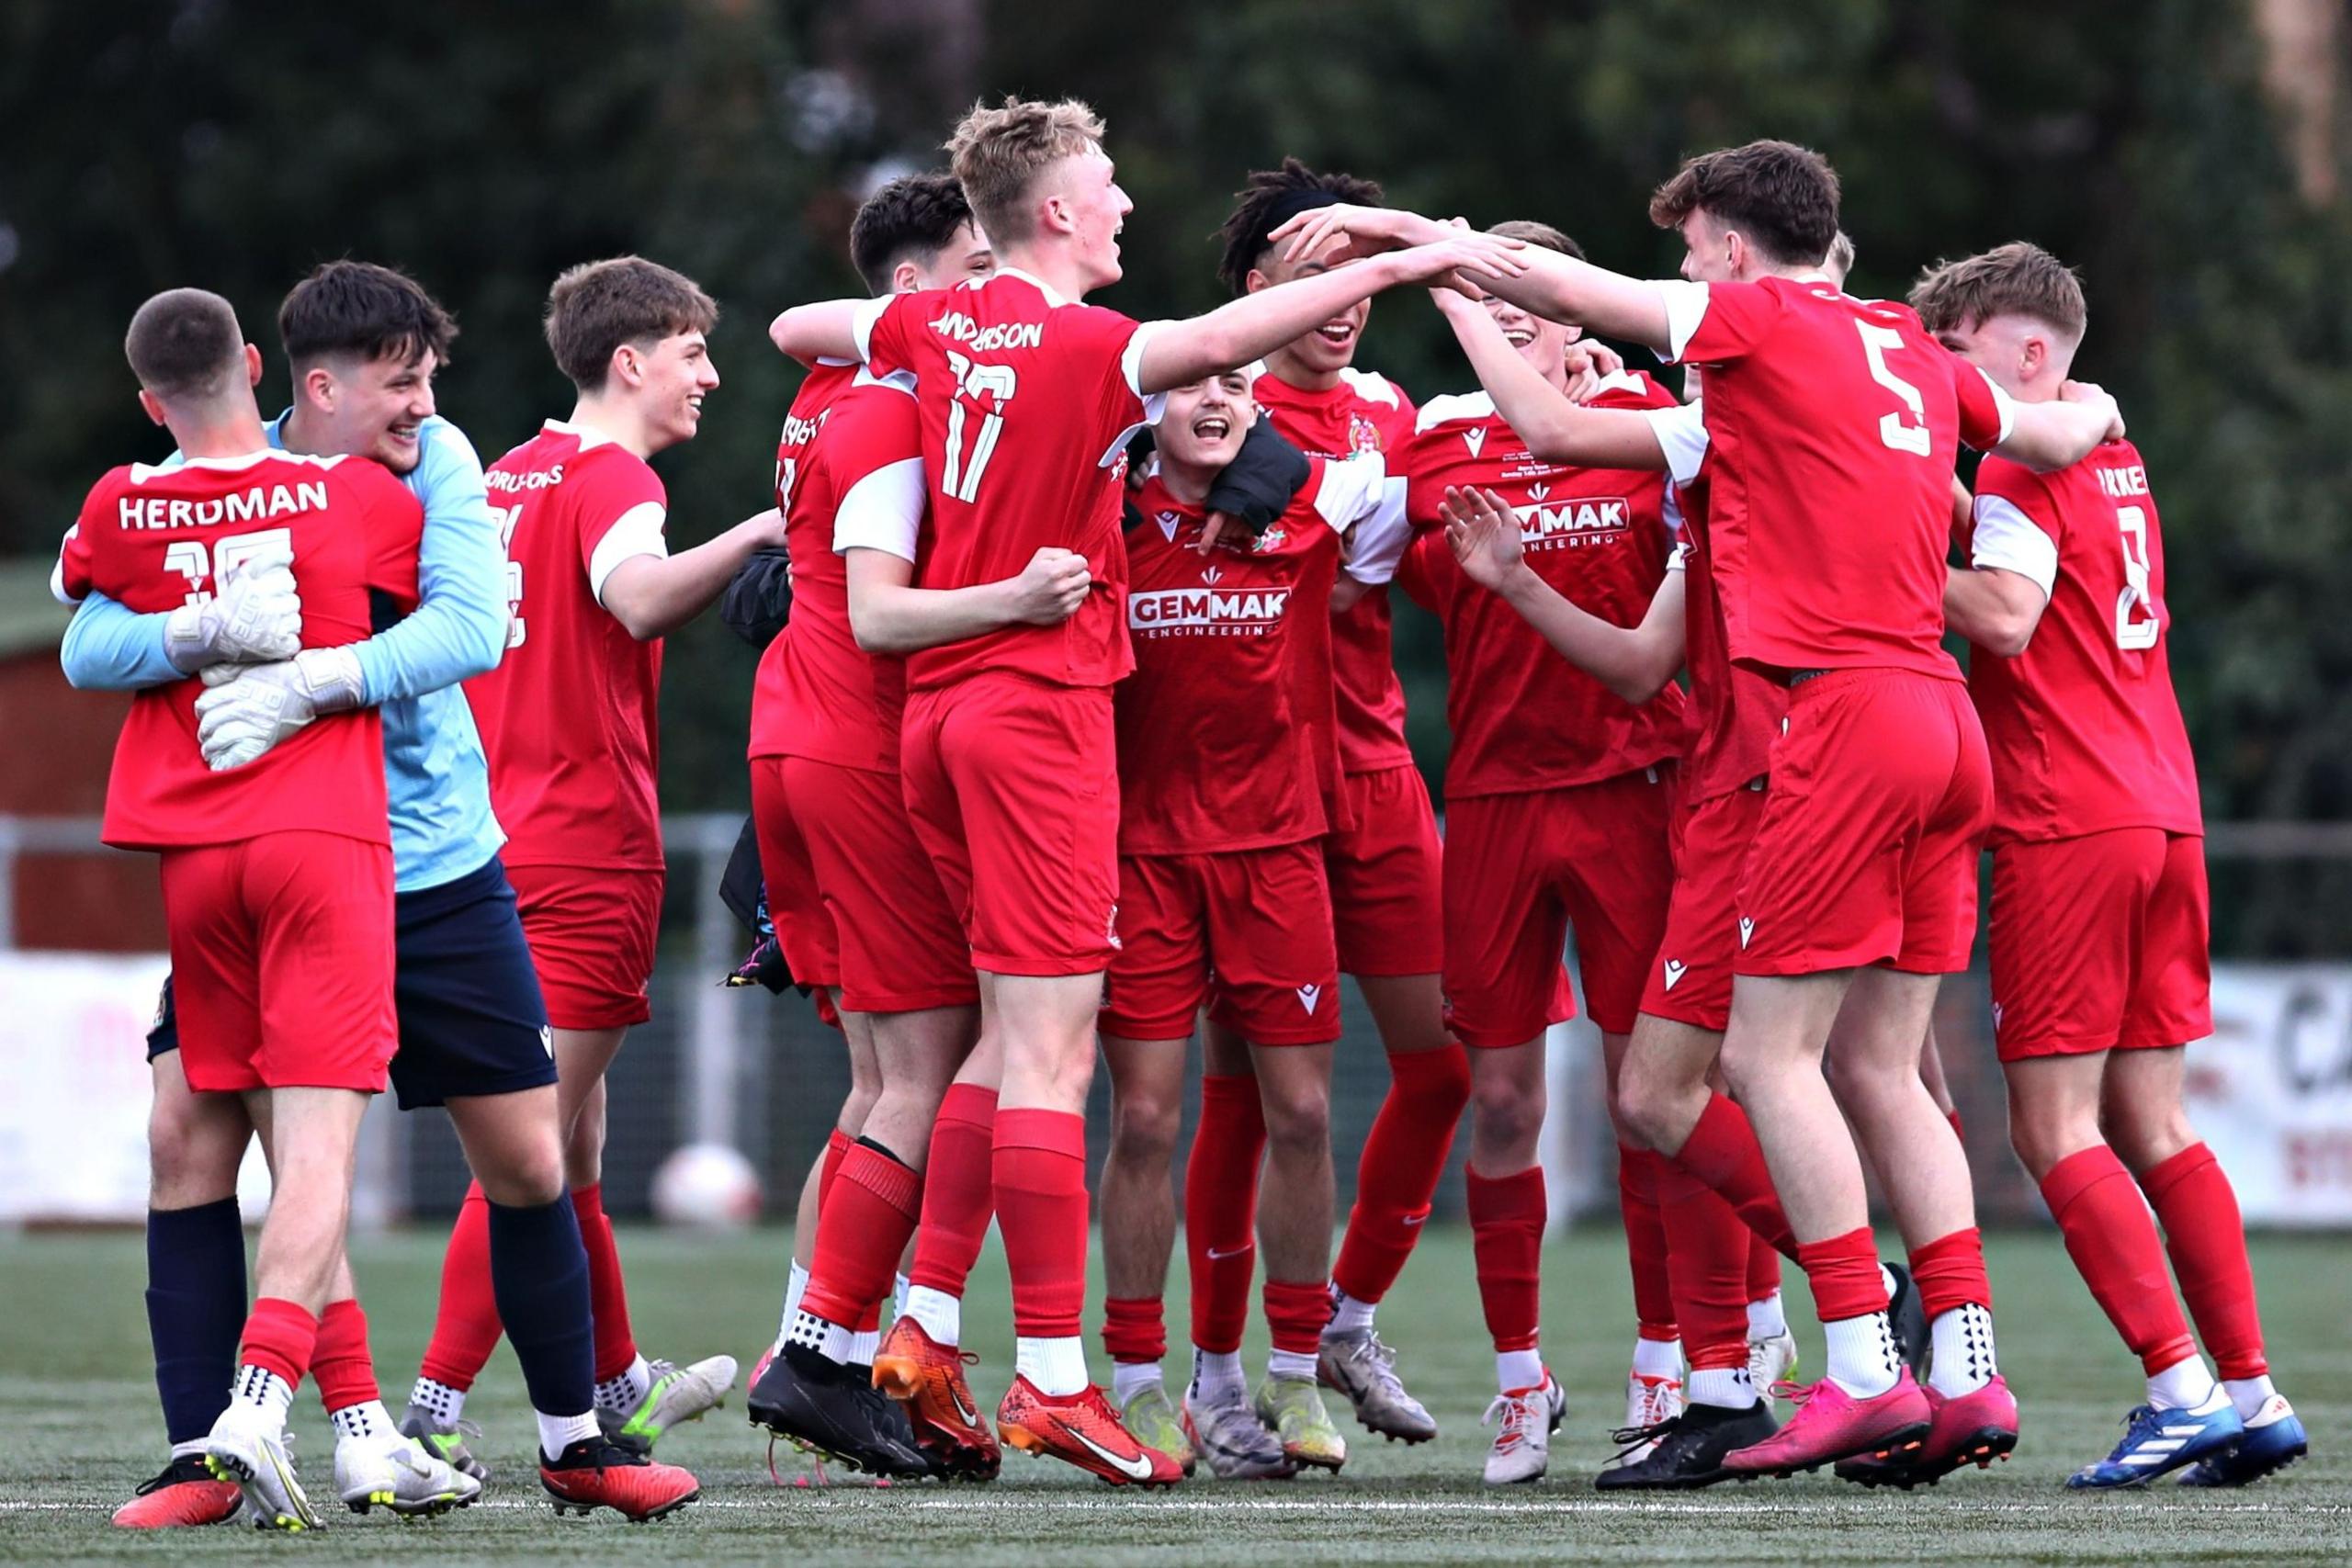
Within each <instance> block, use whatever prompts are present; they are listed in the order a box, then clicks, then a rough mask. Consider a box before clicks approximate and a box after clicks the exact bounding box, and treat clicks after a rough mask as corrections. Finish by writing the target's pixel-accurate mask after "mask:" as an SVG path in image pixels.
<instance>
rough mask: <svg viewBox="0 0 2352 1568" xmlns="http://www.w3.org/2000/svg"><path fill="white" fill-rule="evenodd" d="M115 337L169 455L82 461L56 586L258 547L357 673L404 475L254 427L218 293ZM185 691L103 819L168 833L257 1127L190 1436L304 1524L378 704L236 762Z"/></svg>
mask: <svg viewBox="0 0 2352 1568" xmlns="http://www.w3.org/2000/svg"><path fill="white" fill-rule="evenodd" d="M124 348H125V353H126V355H127V357H128V358H129V359H130V366H131V369H132V370H133V371H134V372H135V373H136V374H137V376H138V378H139V383H140V393H139V400H140V406H141V408H142V409H143V410H145V412H147V415H148V417H149V418H151V419H153V420H154V421H155V422H156V423H159V424H163V425H165V426H167V427H168V428H169V429H170V430H171V432H172V434H173V436H174V438H175V440H177V442H178V443H179V446H180V451H181V453H182V454H183V456H184V457H185V458H186V461H185V462H184V463H182V464H180V465H178V466H175V467H164V468H150V467H147V466H145V465H138V466H133V467H130V468H117V469H115V470H114V471H113V472H111V473H109V474H108V475H107V477H106V478H105V479H101V480H100V481H99V482H98V484H97V486H96V489H94V490H93V491H91V493H90V497H89V499H88V501H87V502H85V503H84V505H83V508H82V515H81V519H80V521H79V522H78V523H77V524H76V525H74V529H73V530H72V532H70V533H69V534H68V535H67V536H66V539H65V545H64V548H63V550H62V553H61V555H60V558H59V562H58V586H59V588H60V591H61V594H62V596H65V597H69V598H71V599H74V600H79V599H81V598H83V597H85V596H86V595H87V594H88V593H90V592H92V591H94V590H95V591H96V592H104V593H106V594H107V596H108V597H109V598H111V599H113V600H115V601H116V602H117V603H119V604H121V605H123V606H125V607H127V608H129V609H130V610H131V611H134V612H138V613H141V614H151V615H152V614H169V613H170V612H172V611H174V610H175V609H176V608H178V607H180V606H181V605H182V604H183V602H184V601H187V600H188V599H190V598H191V596H192V595H198V594H209V593H210V592H214V591H215V590H217V589H219V588H220V587H222V586H224V585H225V584H226V583H227V582H228V581H230V580H231V579H232V578H233V577H234V576H235V575H236V574H237V572H238V570H239V568H240V566H241V565H242V564H243V562H245V561H247V560H248V559H253V558H261V559H265V560H266V559H272V558H274V559H276V560H277V561H278V562H280V563H282V564H285V565H287V566H288V567H290V569H291V570H292V571H293V573H294V575H295V580H296V583H297V585H298V587H299V591H300V594H301V597H302V626H301V641H302V646H303V652H302V653H300V654H298V655H297V662H298V663H300V665H301V666H302V668H303V670H304V671H305V672H306V673H307V674H315V673H317V672H318V671H322V670H323V671H330V672H333V673H335V674H338V675H340V676H342V677H345V678H346V680H345V682H339V684H347V683H349V682H348V680H347V678H348V677H350V676H351V674H352V671H351V656H350V655H349V653H348V652H347V645H349V644H351V643H353V642H356V641H358V640H359V639H360V638H362V637H365V636H366V635H367V633H368V617H369V602H370V596H371V595H374V594H381V595H383V596H384V597H385V599H386V600H388V601H389V602H390V603H391V604H394V605H395V606H397V607H400V608H407V607H411V606H413V605H414V604H415V603H416V599H417V590H416V576H417V559H416V555H417V540H418V536H419V534H420V533H421V531H422V529H423V526H424V509H423V508H422V507H421V506H420V505H419V504H418V502H417V500H416V498H415V497H414V496H413V495H412V494H410V493H409V492H408V491H406V490H404V489H402V488H401V485H400V483H399V482H398V481H397V480H395V479H392V478H391V476H390V474H388V473H387V472H385V470H384V469H382V468H379V467H377V466H376V465H375V464H373V463H370V462H368V461H367V460H365V459H364V458H353V457H325V458H314V457H295V456H291V455H288V454H285V453H281V452H275V451H273V450H271V448H270V445H269V441H268V438H267V436H266V434H265V432H264V431H263V429H262V423H261V415H260V412H259V411H258V410H257V409H256V408H255V407H254V384H255V383H256V382H257V381H258V380H259V379H260V377H261V354H260V351H259V350H257V349H255V348H254V347H253V346H252V345H251V344H247V343H245V341H244V337H243V333H242V332H240V331H239V329H238V325H237V319H236V315H235V313H234V312H233V311H232V310H231V309H230V308H229V304H228V301H226V300H224V299H220V297H219V296H218V295H215V294H209V293H206V292H205V291H203V290H202V289H196V288H177V289H173V290H170V291H168V292H166V293H163V294H159V295H156V296H155V297H154V298H153V299H149V300H148V301H147V302H146V303H145V304H144V305H142V306H141V307H140V309H139V312H138V314H137V315H135V316H134V317H132V318H131V322H130V334H129V337H128V340H127V341H126V343H125V345H124ZM196 603H197V604H199V605H200V604H202V601H201V600H197V601H196ZM199 619H200V617H199ZM200 689H201V688H200V687H199V685H198V682H196V681H195V680H194V679H193V678H186V679H182V680H180V681H178V682H174V683H172V684H169V685H153V686H148V687H146V688H144V689H143V690H141V692H140V693H139V694H137V695H136V696H135V697H133V698H132V699H131V705H130V716H129V717H128V718H127V719H126V720H125V721H124V726H123V734H122V738H121V740H120V742H119V744H118V745H117V747H116V750H115V766H114V770H113V773H112V774H111V775H110V776H109V778H108V781H107V819H106V828H105V837H106V840H107V842H108V843H110V844H113V845H116V846H118V847H120V848H125V849H150V850H156V851H160V852H161V853H162V856H163V864H162V873H163V891H164V917H165V919H166V921H167V922H168V924H169V929H170V932H171V941H172V961H173V971H174V974H175V978H176V982H177V984H176V990H177V998H176V1000H177V1003H178V1008H179V1014H180V1031H179V1032H180V1053H179V1055H180V1061H181V1066H182V1069H183V1071H184V1072H185V1073H186V1076H187V1084H188V1087H189V1088H190V1089H194V1090H196V1091H198V1093H200V1094H231V1095H235V1096H237V1097H238V1098H239V1099H240V1100H242V1101H243V1105H244V1107H245V1110H246V1113H247V1114H248V1115H249V1116H251V1117H252V1118H253V1120H254V1123H255V1124H256V1125H258V1126H260V1127H261V1128H262V1129H263V1133H264V1136H265V1138H266V1141H267V1144H268V1147H269V1154H270V1169H271V1173H272V1176H273V1178H274V1188H275V1197H274V1200H273V1201H272V1202H271V1204H270V1211H269V1217H268V1219H267V1221H266V1222H265V1224H263V1226H262V1235H261V1248H260V1258H259V1259H258V1261H257V1263H256V1266H255V1269H254V1280H255V1289H256V1291H257V1292H258V1299H256V1300H255V1302H254V1306H253V1310H252V1312H251V1314H249V1315H248V1316H247V1317H246V1319H245V1324H244V1328H243V1334H242V1337H241V1343H240V1347H239V1349H238V1352H237V1362H238V1365H237V1368H236V1372H235V1377H234V1381H233V1382H232V1391H231V1393H230V1397H229V1399H228V1402H227V1405H226V1407H225V1408H223V1409H222V1410H221V1411H220V1414H219V1416H217V1418H216V1419H215V1420H214V1422H213V1424H212V1429H211V1431H210V1433H209V1435H208V1436H207V1438H205V1441H204V1449H203V1453H204V1460H205V1462H206V1463H207V1464H208V1465H209V1467H210V1468H211V1470H212V1472H213V1473H214V1474H215V1475H216V1476H218V1477H220V1479H221V1480H224V1481H229V1480H233V1481H235V1482H236V1483H238V1484H239V1485H240V1486H241V1487H242V1488H243V1491H244V1494H245V1501H246V1505H247V1507H248V1509H249V1510H250V1511H251V1514H252V1517H253V1518H254V1522H255V1523H256V1524H259V1525H262V1526H265V1527H269V1528H275V1529H288V1530H300V1529H308V1528H311V1527H313V1526H315V1525H317V1524H318V1523H319V1517H318V1515H317V1513H316V1512H315V1511H314V1510H313V1509H312V1508H311V1504H310V1500H309V1499H308V1498H307V1497H306V1496H305V1495H303V1491H302V1487H301V1485H300V1482H299V1481H298V1480H297V1479H296V1476H295V1472H294V1465H293V1462H292V1461H291V1459H290V1458H289V1457H288V1450H287V1446H286V1442H285V1425H286V1416H287V1412H288V1408H289V1406H290V1405H291V1404H292V1402H293V1397H294V1390H295V1388H296V1386H297V1385H298V1384H300V1382H301V1381H302V1377H303V1374H304V1373H305V1372H307V1371H310V1370H311V1362H312V1360H313V1359H314V1357H315V1355H316V1352H317V1348H318V1341H319V1334H320V1314H321V1312H322V1309H324V1308H325V1307H326V1305H327V1303H329V1302H330V1301H331V1300H332V1299H334V1294H335V1285H336V1282H337V1280H338V1278H339V1276H341V1275H342V1274H343V1273H344V1271H345V1264H344V1258H343V1245H344V1234H345V1224H346V1223H347V1219H348V1214H349V1208H350V1201H351V1182H352V1175H353V1169H354V1160H355V1158H356V1145H357V1139H358V1133H359V1118H360V1114H361V1112H362V1111H365V1110H366V1109H367V1105H368V1097H369V1096H370V1095H373V1094H376V1093H379V1092H380V1091H381V1090H382V1089H383V1087H384V1070H385V1066H386V1064H387V1063H389V1062H390V1059H391V1055H392V1052H393V1049H394V1044H395V1039H394V1026H393V1021H392V919H393V917H392V852H391V834H390V823H389V816H388V810H387V806H386V795H385V783H384V769H383V753H382V746H383V738H382V727H381V722H380V720H379V716H378V715H377V712H376V710H375V709H373V708H368V707H358V706H356V705H351V711H347V712H338V713H334V714H332V715H329V716H325V717H322V719H321V720H320V721H319V722H318V723H316V724H314V725H312V726H311V727H310V728H307V729H306V730H305V731H304V732H303V733H302V734H301V735H300V736H299V737H296V738H294V739H291V740H289V741H288V744H286V745H285V746H283V747H280V748H278V749H277V750H274V751H271V752H270V753H269V754H268V755H267V756H266V757H264V758H261V759H259V760H258V761H254V763H253V764H252V765H251V766H250V767H246V768H241V769H235V770H232V771H226V772H220V771H214V770H212V769H210V768H209V767H208V766H207V764H206V761H205V758H204V756H203V753H202V750H201V747H200V745H199V743H198V716H197V712H196V705H197V698H198V692H199V690H200Z"/></svg>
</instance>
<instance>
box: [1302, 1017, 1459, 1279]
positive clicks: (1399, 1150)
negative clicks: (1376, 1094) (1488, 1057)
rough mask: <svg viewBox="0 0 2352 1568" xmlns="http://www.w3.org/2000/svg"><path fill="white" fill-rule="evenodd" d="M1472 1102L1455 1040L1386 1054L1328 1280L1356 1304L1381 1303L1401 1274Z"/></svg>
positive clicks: (1419, 1234) (1425, 1221) (1457, 1043)
mask: <svg viewBox="0 0 2352 1568" xmlns="http://www.w3.org/2000/svg"><path fill="white" fill-rule="evenodd" d="M1469 1103H1470V1055H1469V1053H1468V1052H1467V1051H1465V1050H1464V1049H1463V1047H1462V1044H1461V1043H1460V1042H1459V1041H1451V1040H1450V1041H1448V1042H1446V1043H1445V1045H1444V1046H1443V1047H1442V1049H1440V1050H1435V1051H1402V1052H1392V1053H1391V1054H1390V1055H1389V1057H1388V1094H1387V1097H1386V1098H1385V1099H1384V1100H1382V1101H1381V1102H1380V1112H1379V1114H1378V1115H1376V1116H1374V1118H1373V1119H1372V1132H1371V1134H1370V1135H1368V1136H1367V1137H1366V1138H1365V1139H1364V1143H1363V1158H1361V1159H1360V1160H1358V1161H1357V1163H1356V1201H1355V1205H1354V1207H1352V1208H1351V1209H1350V1210H1349V1211H1348V1230H1347V1235H1345V1236H1344V1237H1342V1238H1341V1240H1340V1260H1339V1261H1338V1262H1337V1263H1335V1264H1333V1265H1332V1267H1331V1282H1332V1283H1333V1284H1335V1285H1337V1286H1339V1287H1340V1289H1341V1290H1342V1291H1345V1292H1347V1293H1348V1294H1349V1295H1351V1296H1353V1297H1354V1298H1355V1299H1356V1300H1357V1301H1360V1302H1376V1301H1378V1300H1380V1299H1381V1298H1382V1297H1383V1296H1385V1295H1386V1294H1387V1293H1388V1291H1389V1287H1391V1286H1392V1285H1394V1284H1396V1283H1397V1275H1398V1274H1400V1273H1402V1272H1403V1271H1404V1269H1405V1259H1406V1258H1409V1257H1411V1256H1412V1253H1413V1244H1414V1243H1415V1242H1417V1241H1419V1239H1420V1236H1421V1229H1422V1227H1423V1225H1424V1224H1426V1223H1427V1222H1428V1220H1429V1217H1430V1200H1431V1199H1432V1198H1434V1197H1435V1196H1436V1195H1437V1184H1438V1181H1439V1179H1440V1178H1442V1177H1443V1176H1444V1174H1445V1159H1446V1156H1447V1155H1448V1154H1450V1153H1452V1152H1453V1130H1454V1128H1455V1127H1457V1126H1458V1125H1460V1123H1461V1121H1462V1108H1463V1107H1464V1106H1465V1105H1467V1104H1469Z"/></svg>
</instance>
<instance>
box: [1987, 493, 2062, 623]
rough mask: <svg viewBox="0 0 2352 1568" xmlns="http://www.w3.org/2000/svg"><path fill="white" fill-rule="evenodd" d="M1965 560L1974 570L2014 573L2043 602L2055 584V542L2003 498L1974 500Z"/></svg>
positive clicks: (2016, 506)
mask: <svg viewBox="0 0 2352 1568" xmlns="http://www.w3.org/2000/svg"><path fill="white" fill-rule="evenodd" d="M1968 559H1969V564H1970V565H1972V566H1974V567H1978V568H1985V567H1994V568H1997V569H1999V570H2002V571H2014V572H2016V573H2017V574H2018V576H2019V577H2022V578H2024V579H2025V580H2026V581H2029V582H2030V583H2032V584H2033V585H2034V586H2035V587H2037V588H2039V589H2041V594H2042V597H2043V598H2045V599H2046V598H2048V597H2049V596H2050V591H2051V589H2052V587H2054V586H2056V584H2057V581H2058V544H2057V541H2056V540H2054V539H2052V538H2051V536H2049V535H2048V534H2046V533H2044V532H2042V529H2041V525H2040V524H2039V523H2036V522H2035V521H2034V520H2033V519H2032V518H2030V517H2029V516H2027V515H2026V514H2025V512H2024V511H2023V509H2021V508H2020V507H2019V506H2018V504H2017V502H2013V501H2011V500H2009V499H2008V497H2007V496H2002V495H1980V496H1978V497H1977V498H1976V529H1975V533H1974V536H1973V538H1972V539H1971V540H1970V542H1969V555H1968Z"/></svg>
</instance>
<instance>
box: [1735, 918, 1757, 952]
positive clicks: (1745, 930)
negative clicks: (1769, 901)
mask: <svg viewBox="0 0 2352 1568" xmlns="http://www.w3.org/2000/svg"><path fill="white" fill-rule="evenodd" d="M1755 934H1756V922H1755V921H1754V920H1751V919H1748V918H1747V916H1746V915H1742V916H1740V917H1739V950H1740V951H1741V952H1742V953H1745V952H1747V939H1748V938H1749V937H1752V936H1754V935H1755Z"/></svg>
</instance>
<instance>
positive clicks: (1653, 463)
mask: <svg viewBox="0 0 2352 1568" xmlns="http://www.w3.org/2000/svg"><path fill="white" fill-rule="evenodd" d="M1532 254H1542V255H1549V254H1553V253H1551V252H1549V251H1538V252H1534V253H1532ZM1434 293H1435V298H1436V299H1437V302H1438V310H1439V311H1440V313H1442V315H1443V316H1444V317H1445V319H1446V321H1447V323H1448V324H1449V325H1450V326H1452V327H1453V336H1454V341H1455V342H1457V343H1459V344H1461V345H1462V352H1463V353H1464V354H1465V355H1468V356H1469V359H1470V367H1471V368H1472V369H1473V370H1475V371H1476V372H1477V375H1478V384H1479V385H1480V386H1482V387H1484V388H1486V389H1487V396H1488V397H1490V398H1492V399H1494V400H1495V412H1498V413H1499V414H1501V415H1502V416H1503V421H1504V423H1507V424H1509V425H1510V427H1511V429H1512V430H1514V431H1516V432H1517V433H1518V434H1520V436H1521V438H1522V439H1524V440H1525V441H1526V443H1527V449H1528V450H1529V451H1530V452H1532V453H1533V454H1534V455H1535V456H1536V457H1541V458H1543V459H1544V460H1545V461H1546V462H1552V463H1573V464H1575V465H1577V467H1579V468H1665V467H1666V466H1667V464H1666V452H1665V449H1664V448H1663V447H1661V446H1659V445H1658V439H1657V430H1656V428H1655V426H1653V425H1652V424H1651V423H1650V421H1649V419H1648V417H1647V416H1646V415H1645V414H1642V413H1639V412H1635V411H1634V410H1632V409H1589V408H1579V407H1577V405H1576V404H1575V403H1573V402H1571V401H1569V400H1568V399H1567V398H1566V396H1565V395H1564V394H1563V393H1561V392H1560V391H1558V390H1557V389H1555V388H1554V387H1553V386H1552V384H1551V383H1550V382H1548V381H1546V380H1544V377H1543V374H1542V373H1541V372H1539V371H1538V370H1537V369H1536V368H1535V367H1533V366H1532V365H1530V364H1529V363H1528V362H1527V361H1526V360H1525V359H1524V358H1523V357H1521V355H1520V352H1519V350H1517V349H1515V348H1513V347H1512V346H1511V345H1510V341H1509V340H1508V339H1506V338H1505V337H1504V336H1503V333H1502V329H1501V328H1500V327H1498V326H1497V325H1495V321H1494V318H1493V317H1492V316H1489V315H1488V314H1487V310H1486V308H1485V307H1484V306H1482V305H1479V304H1478V303H1476V301H1475V300H1471V299H1465V298H1464V297H1463V296H1462V295H1460V294H1457V293H1453V292H1451V291H1434Z"/></svg>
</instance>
